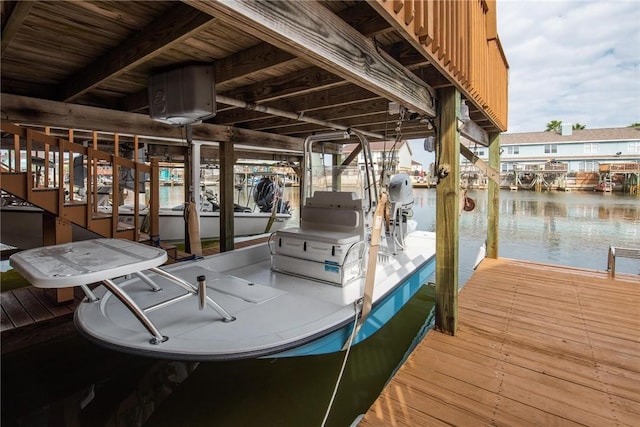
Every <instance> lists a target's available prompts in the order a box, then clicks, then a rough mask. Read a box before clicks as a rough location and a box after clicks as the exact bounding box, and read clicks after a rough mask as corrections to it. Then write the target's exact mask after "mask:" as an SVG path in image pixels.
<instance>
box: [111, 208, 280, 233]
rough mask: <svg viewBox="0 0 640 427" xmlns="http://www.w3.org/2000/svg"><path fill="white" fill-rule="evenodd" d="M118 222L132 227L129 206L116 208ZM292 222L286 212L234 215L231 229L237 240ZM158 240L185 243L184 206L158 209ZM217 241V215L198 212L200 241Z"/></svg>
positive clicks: (218, 229) (218, 225) (143, 213)
mask: <svg viewBox="0 0 640 427" xmlns="http://www.w3.org/2000/svg"><path fill="white" fill-rule="evenodd" d="M146 213H147V210H146V209H142V210H141V211H140V215H139V216H140V219H139V224H142V223H143V221H144V217H145V215H146ZM118 219H119V221H120V222H121V223H123V224H128V225H131V226H133V222H134V221H133V219H134V214H133V209H131V208H129V207H128V206H121V207H120V208H118ZM290 219H291V214H290V213H288V212H283V213H275V214H273V215H272V214H271V213H270V212H252V211H249V212H246V211H245V212H234V214H233V227H234V235H235V236H236V237H243V236H253V235H256V234H264V233H269V232H274V231H277V230H280V229H281V228H283V227H285V226H286V225H287V223H288V221H289V220H290ZM158 221H159V229H160V235H159V236H158V237H159V239H160V240H162V241H166V242H171V241H182V240H184V239H185V220H184V205H180V206H178V207H176V208H160V210H159V211H158ZM219 237H220V212H210V211H201V212H200V238H201V239H217V238H219Z"/></svg>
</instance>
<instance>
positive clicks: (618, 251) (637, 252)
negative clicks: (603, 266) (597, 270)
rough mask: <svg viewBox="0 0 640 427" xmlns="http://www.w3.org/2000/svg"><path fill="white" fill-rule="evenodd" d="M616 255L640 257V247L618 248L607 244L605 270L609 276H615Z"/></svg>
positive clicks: (632, 257)
mask: <svg viewBox="0 0 640 427" xmlns="http://www.w3.org/2000/svg"><path fill="white" fill-rule="evenodd" d="M616 257H621V258H631V259H640V248H618V247H615V246H609V256H608V258H607V271H608V272H609V274H610V275H611V277H616Z"/></svg>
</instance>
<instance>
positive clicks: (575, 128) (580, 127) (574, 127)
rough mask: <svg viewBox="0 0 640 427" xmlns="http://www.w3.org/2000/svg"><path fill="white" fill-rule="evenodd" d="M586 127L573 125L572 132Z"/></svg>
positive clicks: (577, 124)
mask: <svg viewBox="0 0 640 427" xmlns="http://www.w3.org/2000/svg"><path fill="white" fill-rule="evenodd" d="M586 127H587V125H581V124H580V123H576V124H575V125H573V130H580V129H585V128H586Z"/></svg>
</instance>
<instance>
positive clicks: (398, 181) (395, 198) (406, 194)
mask: <svg viewBox="0 0 640 427" xmlns="http://www.w3.org/2000/svg"><path fill="white" fill-rule="evenodd" d="M388 192H389V202H391V205H392V206H393V205H396V206H398V205H399V207H401V208H402V209H409V208H410V207H412V206H413V184H411V178H410V177H409V175H407V174H406V173H399V174H397V175H393V176H392V177H391V179H390V180H389V190H388Z"/></svg>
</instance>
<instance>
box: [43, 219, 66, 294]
mask: <svg viewBox="0 0 640 427" xmlns="http://www.w3.org/2000/svg"><path fill="white" fill-rule="evenodd" d="M71 231H72V229H71V222H69V221H68V220H66V219H64V218H62V217H59V216H55V215H52V214H49V213H43V215H42V244H43V245H44V246H49V245H59V244H61V243H69V242H71V241H72V240H73V236H72V233H71ZM46 295H47V296H49V297H50V298H51V299H52V300H53V302H54V303H55V304H66V303H69V302H72V301H73V286H71V287H68V288H57V289H50V290H48V291H47V292H46Z"/></svg>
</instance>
